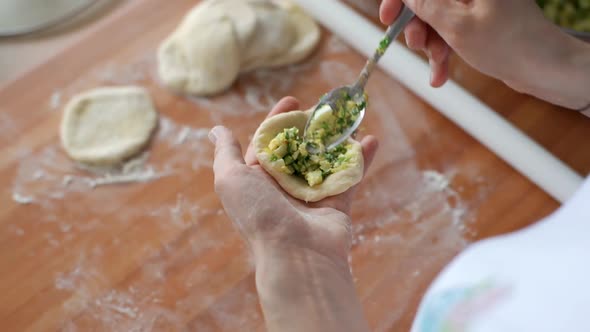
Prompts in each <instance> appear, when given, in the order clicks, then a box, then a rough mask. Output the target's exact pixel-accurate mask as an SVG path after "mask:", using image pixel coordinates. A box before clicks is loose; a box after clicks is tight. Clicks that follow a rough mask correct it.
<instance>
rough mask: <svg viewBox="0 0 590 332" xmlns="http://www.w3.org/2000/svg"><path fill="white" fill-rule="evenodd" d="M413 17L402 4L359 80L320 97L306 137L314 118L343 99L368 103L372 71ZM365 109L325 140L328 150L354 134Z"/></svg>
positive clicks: (314, 150)
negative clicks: (345, 127)
mask: <svg viewBox="0 0 590 332" xmlns="http://www.w3.org/2000/svg"><path fill="white" fill-rule="evenodd" d="M413 17H414V12H412V10H410V9H409V8H408V7H406V6H404V5H402V10H401V13H400V14H399V16H398V17H397V19H396V21H395V22H394V23H393V24H392V25H391V26H389V28H388V29H387V31H386V32H385V37H384V38H383V39H382V40H381V42H380V43H379V47H378V48H377V50H376V51H375V54H374V55H373V57H372V58H370V59H369V60H368V61H367V64H366V65H365V67H364V68H363V71H362V72H361V75H360V76H359V78H358V79H357V81H356V82H355V83H354V84H352V85H348V86H342V87H339V88H336V89H334V90H332V91H330V92H328V93H327V94H325V95H324V96H323V97H322V98H321V99H320V102H319V103H318V105H317V106H316V108H315V109H314V111H313V113H312V115H311V116H310V117H309V119H308V120H307V124H306V125H305V131H304V134H303V136H304V138H307V137H308V134H309V132H308V129H309V128H310V125H311V124H312V123H313V121H314V119H316V118H318V117H319V115H320V114H322V113H324V112H333V111H334V110H336V109H337V108H336V105H337V104H338V103H342V102H343V99H345V98H352V100H353V101H354V102H356V103H357V104H362V103H364V104H365V105H366V96H365V86H366V85H367V81H368V80H369V77H370V76H371V73H373V70H374V69H375V66H376V65H377V62H379V60H380V59H381V57H382V56H383V54H385V51H386V50H387V49H388V48H389V45H390V44H391V42H392V41H393V40H395V39H396V38H397V37H398V36H399V34H400V33H401V32H402V31H403V29H404V28H405V27H406V25H408V23H410V21H411V20H412V18H413ZM365 111H366V107H364V108H363V109H362V110H360V113H359V115H358V117H357V119H356V121H355V122H354V123H353V124H352V125H351V126H350V127H349V128H348V129H347V130H345V131H344V132H343V133H342V134H341V135H335V136H332V137H329V138H328V141H326V142H325V146H326V150H331V149H333V148H335V147H337V146H338V145H340V144H341V143H342V142H344V141H345V140H346V139H347V138H348V137H350V135H352V134H353V133H354V132H355V131H356V130H357V129H358V127H359V126H360V124H361V122H362V121H363V118H364V117H365ZM307 150H308V151H309V152H310V153H312V154H316V153H320V152H322V151H320V149H319V148H317V147H316V146H314V145H312V144H308V145H307Z"/></svg>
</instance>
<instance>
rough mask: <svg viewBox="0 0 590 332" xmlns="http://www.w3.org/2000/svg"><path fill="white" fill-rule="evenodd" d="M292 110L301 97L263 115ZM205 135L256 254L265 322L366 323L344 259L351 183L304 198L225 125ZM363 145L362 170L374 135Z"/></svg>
mask: <svg viewBox="0 0 590 332" xmlns="http://www.w3.org/2000/svg"><path fill="white" fill-rule="evenodd" d="M297 109H299V102H298V101H297V100H296V99H294V98H291V97H287V98H284V99H283V100H281V101H280V102H279V103H278V104H277V105H276V106H275V107H274V109H273V110H272V111H271V112H270V114H269V117H270V116H273V115H276V114H278V113H282V112H288V111H292V110H297ZM210 139H211V141H212V142H214V143H215V162H214V172H215V190H216V192H217V193H218V195H219V197H220V199H221V201H222V203H223V207H224V209H225V211H226V212H227V214H228V215H229V217H230V218H231V220H232V221H233V222H234V224H235V225H236V227H237V228H238V229H239V230H240V232H241V233H242V235H243V237H244V238H245V240H246V241H247V242H248V244H249V246H250V248H251V249H252V252H253V253H254V259H255V264H256V283H257V288H258V292H259V294H260V298H261V303H262V307H263V310H264V313H265V318H266V321H267V325H268V329H269V330H270V331H363V330H366V329H367V325H366V322H365V320H364V318H363V315H362V310H361V309H360V304H359V301H358V299H357V297H356V294H355V290H354V283H353V282H352V276H351V274H350V268H349V265H348V254H349V251H350V247H351V240H352V235H351V224H350V206H351V201H352V198H353V196H354V192H355V188H352V189H350V190H348V191H347V192H345V193H343V194H340V195H338V196H334V197H330V198H327V199H324V200H322V201H320V202H317V203H312V204H306V203H304V202H302V201H299V200H297V199H294V198H292V197H291V196H289V195H288V194H287V193H285V192H284V191H283V190H282V189H281V188H280V187H279V186H278V184H277V183H276V182H275V181H274V179H273V178H272V177H270V176H269V175H268V174H267V173H266V172H265V171H264V169H263V168H262V167H261V166H260V165H259V164H258V161H257V159H256V156H255V152H254V149H253V147H252V146H250V147H249V148H248V151H247V152H246V155H245V157H242V151H241V149H240V144H239V143H238V142H237V141H236V139H235V138H234V137H233V136H232V133H231V132H230V131H229V130H228V129H226V128H223V127H215V128H213V130H212V131H211V133H210ZM361 144H362V147H363V156H364V159H365V169H367V168H368V167H369V165H370V164H371V161H372V160H373V157H374V156H375V152H376V151H377V140H376V139H375V138H374V137H372V136H368V137H365V138H364V139H363V140H362V142H361ZM319 306H321V308H320V307H319Z"/></svg>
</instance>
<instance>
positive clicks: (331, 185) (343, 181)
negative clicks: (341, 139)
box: [253, 110, 364, 202]
mask: <svg viewBox="0 0 590 332" xmlns="http://www.w3.org/2000/svg"><path fill="white" fill-rule="evenodd" d="M311 113H312V110H308V111H305V112H303V111H292V112H287V113H281V114H278V115H275V116H273V117H271V118H269V119H267V120H265V121H264V122H263V123H262V124H261V125H260V127H259V128H258V130H257V131H256V134H254V139H253V144H254V149H255V151H256V157H257V158H258V161H259V162H260V165H261V166H262V167H263V168H264V169H265V170H266V171H267V172H268V173H269V174H270V175H271V176H272V177H273V178H274V179H275V180H276V181H277V183H278V184H279V185H280V186H281V187H282V188H283V189H284V190H285V191H286V192H287V193H289V194H290V195H291V196H293V197H295V198H298V199H300V200H303V201H306V202H317V201H320V200H322V199H324V198H326V197H329V196H334V195H338V194H341V193H343V192H345V191H346V190H348V189H350V188H351V187H352V186H354V185H356V184H357V183H359V182H360V181H361V180H362V178H363V171H364V159H363V152H362V146H361V144H360V143H359V142H357V141H355V140H353V139H349V140H348V142H349V143H350V144H351V148H350V150H349V151H351V152H352V153H351V160H350V161H349V167H348V168H346V169H344V170H342V171H340V172H338V173H334V174H332V175H330V176H328V177H327V178H326V179H325V180H324V182H323V183H321V184H319V185H317V186H313V187H310V186H309V185H308V184H307V181H305V180H304V179H302V178H300V177H298V176H294V175H289V174H286V173H283V172H281V171H279V170H278V169H276V168H275V167H273V161H271V156H270V154H269V153H268V145H269V143H270V141H271V140H272V139H273V138H275V137H276V136H277V134H279V133H280V132H282V131H283V129H285V128H292V127H297V128H298V129H299V131H300V132H303V130H304V128H305V124H306V123H307V119H308V117H309V116H310V115H311Z"/></svg>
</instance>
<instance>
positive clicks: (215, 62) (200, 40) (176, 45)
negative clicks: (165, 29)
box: [158, 15, 240, 95]
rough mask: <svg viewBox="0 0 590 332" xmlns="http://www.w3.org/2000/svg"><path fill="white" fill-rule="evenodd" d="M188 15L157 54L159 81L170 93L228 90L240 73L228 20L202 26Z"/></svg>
mask: <svg viewBox="0 0 590 332" xmlns="http://www.w3.org/2000/svg"><path fill="white" fill-rule="evenodd" d="M191 17H200V16H198V15H193V16H191V15H189V16H188V18H187V20H186V21H185V22H184V23H183V24H182V26H181V27H180V28H179V29H178V30H177V31H176V32H175V33H173V34H172V36H170V37H169V38H168V39H167V40H165V41H164V42H163V43H162V45H161V46H160V48H159V50H158V70H159V74H160V79H161V80H162V82H163V83H164V84H165V85H166V86H168V87H169V88H170V89H172V90H174V91H176V92H179V93H187V94H196V95H211V94H214V93H218V92H220V91H223V90H225V89H227V88H228V87H230V86H231V85H232V83H233V82H234V81H235V80H236V78H237V77H238V75H239V73H240V52H239V51H240V48H239V46H238V41H237V39H236V36H235V32H234V25H233V24H232V22H231V20H230V19H229V18H226V17H222V18H220V19H218V20H213V21H208V22H201V21H199V20H197V21H196V22H195V21H194V20H191V19H190V18H191Z"/></svg>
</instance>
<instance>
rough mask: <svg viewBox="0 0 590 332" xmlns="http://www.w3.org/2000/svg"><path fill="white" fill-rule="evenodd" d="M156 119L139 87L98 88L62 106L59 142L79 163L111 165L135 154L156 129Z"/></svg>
mask: <svg viewBox="0 0 590 332" xmlns="http://www.w3.org/2000/svg"><path fill="white" fill-rule="evenodd" d="M157 119H158V115H157V113H156V110H155V108H154V105H153V103H152V101H151V98H150V96H149V94H148V93H147V91H145V90H144V89H142V88H139V87H109V88H98V89H95V90H91V91H88V92H86V93H83V94H80V95H77V96H75V97H74V98H73V99H72V100H70V102H69V103H68V104H67V105H66V108H65V111H64V115H63V118H62V122H61V133H60V134H61V141H62V145H63V147H64V149H65V150H66V152H67V153H68V155H69V156H70V157H71V158H72V159H74V160H76V161H79V162H82V163H88V164H100V165H115V164H118V163H120V162H122V161H124V160H125V159H128V158H129V157H132V156H133V155H135V154H137V153H138V152H139V151H141V149H142V148H143V147H144V146H145V145H146V144H147V142H148V141H149V139H150V136H151V134H152V132H153V131H154V129H155V128H156V124H157Z"/></svg>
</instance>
